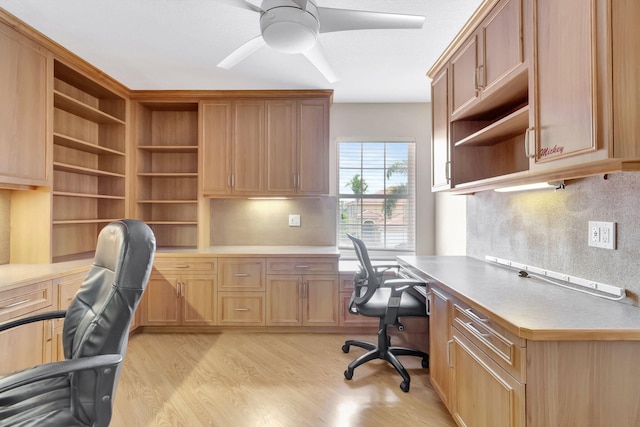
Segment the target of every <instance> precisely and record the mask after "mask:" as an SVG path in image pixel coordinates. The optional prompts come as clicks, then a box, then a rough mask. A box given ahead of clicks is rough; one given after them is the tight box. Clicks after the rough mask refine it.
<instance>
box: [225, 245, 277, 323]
mask: <svg viewBox="0 0 640 427" xmlns="http://www.w3.org/2000/svg"><path fill="white" fill-rule="evenodd" d="M218 263H219V264H218V266H219V269H218V284H219V285H218V293H217V304H218V324H219V325H230V326H264V324H265V308H264V307H265V288H266V286H265V259H264V258H253V257H247V258H219V261H218Z"/></svg>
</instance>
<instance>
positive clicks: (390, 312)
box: [342, 234, 429, 392]
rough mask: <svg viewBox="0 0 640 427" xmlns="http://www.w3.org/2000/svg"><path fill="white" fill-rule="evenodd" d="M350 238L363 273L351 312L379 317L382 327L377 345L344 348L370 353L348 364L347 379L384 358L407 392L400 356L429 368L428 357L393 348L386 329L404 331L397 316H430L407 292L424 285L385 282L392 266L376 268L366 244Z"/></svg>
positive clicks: (359, 343)
mask: <svg viewBox="0 0 640 427" xmlns="http://www.w3.org/2000/svg"><path fill="white" fill-rule="evenodd" d="M347 237H349V239H351V241H352V242H353V247H354V248H355V251H356V255H357V256H358V260H359V261H360V271H359V272H358V273H356V275H355V277H354V284H355V290H354V291H353V295H352V297H351V303H350V311H351V312H353V313H354V314H359V315H362V316H368V317H378V318H380V327H379V329H378V345H374V344H371V343H368V342H364V341H355V340H347V341H345V343H344V345H343V346H342V351H344V352H345V353H348V352H349V349H350V347H351V346H356V347H361V348H364V349H365V350H369V351H368V352H367V353H365V354H363V355H361V356H360V357H358V358H357V359H355V360H354V361H353V362H351V363H350V364H349V366H348V367H347V370H346V371H344V377H345V378H346V379H348V380H350V379H351V378H353V370H354V369H355V368H357V367H358V366H360V365H362V364H363V363H366V362H368V361H370V360H374V359H383V360H386V361H388V362H389V363H391V364H392V365H393V367H394V368H396V370H397V371H398V373H399V374H400V375H401V376H402V382H401V383H400V389H401V390H402V391H404V392H408V391H409V386H410V383H411V378H410V376H409V374H408V373H407V370H406V369H405V368H404V366H402V363H400V361H399V360H398V356H418V357H421V358H422V366H423V367H424V368H428V367H429V355H428V354H427V353H424V352H422V351H419V350H414V349H410V348H405V347H392V346H391V338H390V336H389V334H388V332H387V328H388V327H389V326H391V325H394V326H397V327H398V328H399V329H400V330H403V329H404V328H403V326H402V325H401V324H400V323H399V322H398V317H404V316H407V317H408V316H418V317H427V309H426V306H425V303H424V302H423V301H421V300H420V299H419V298H418V297H416V296H414V295H412V294H411V293H409V292H406V291H407V290H408V289H409V288H410V287H413V286H416V285H425V283H424V282H421V281H419V280H412V279H388V280H384V272H385V271H387V270H388V269H389V266H378V267H374V266H373V265H372V264H371V260H370V259H369V254H368V252H367V247H366V245H365V244H364V242H363V241H362V240H360V239H358V238H356V237H354V236H352V235H350V234H347Z"/></svg>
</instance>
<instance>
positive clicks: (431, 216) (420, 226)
mask: <svg viewBox="0 0 640 427" xmlns="http://www.w3.org/2000/svg"><path fill="white" fill-rule="evenodd" d="M393 137H396V138H400V137H403V138H415V140H416V159H417V167H416V192H417V200H416V210H417V217H416V234H417V241H416V254H418V255H433V254H435V247H436V244H435V241H436V234H435V228H434V225H435V196H434V194H433V193H431V184H430V182H431V178H430V177H431V104H427V103H415V104H333V105H332V107H331V175H330V176H331V191H332V193H331V194H332V195H336V185H337V184H336V181H337V171H336V153H337V148H336V140H337V139H338V138H389V139H391V138H393ZM462 223H463V224H464V220H463V222H462Z"/></svg>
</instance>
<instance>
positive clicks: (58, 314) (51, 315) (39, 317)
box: [0, 310, 67, 332]
mask: <svg viewBox="0 0 640 427" xmlns="http://www.w3.org/2000/svg"><path fill="white" fill-rule="evenodd" d="M66 315H67V310H56V311H49V312H47V313H42V314H36V315H33V316H29V317H23V318H21V319H17V320H12V321H11V322H7V323H3V324H1V325H0V332H2V331H6V330H7V329H11V328H15V327H17V326H22V325H26V324H27V323H33V322H41V321H43V320H50V319H61V318H63V317H65V316H66Z"/></svg>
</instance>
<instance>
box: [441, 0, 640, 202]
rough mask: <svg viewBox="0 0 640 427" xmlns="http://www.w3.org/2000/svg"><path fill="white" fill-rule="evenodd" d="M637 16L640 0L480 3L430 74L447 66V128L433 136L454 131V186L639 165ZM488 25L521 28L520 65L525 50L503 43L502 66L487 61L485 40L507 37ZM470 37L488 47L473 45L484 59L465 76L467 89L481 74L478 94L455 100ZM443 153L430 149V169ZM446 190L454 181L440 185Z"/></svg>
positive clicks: (465, 188) (465, 189) (473, 187)
mask: <svg viewBox="0 0 640 427" xmlns="http://www.w3.org/2000/svg"><path fill="white" fill-rule="evenodd" d="M507 16H509V19H502V18H503V17H507ZM638 19H640V4H639V3H638V2H634V1H631V0H624V1H616V2H611V1H607V0H567V1H561V2H559V1H554V0H510V1H504V0H493V1H489V0H487V1H485V2H483V3H482V5H481V7H480V8H479V9H478V12H477V13H476V15H474V17H473V18H472V21H470V24H468V25H467V27H465V29H464V30H463V32H461V35H459V36H458V37H457V38H456V40H454V42H453V43H452V47H450V48H449V50H448V51H447V52H445V54H444V55H443V57H442V58H440V60H439V61H438V63H437V64H436V65H435V66H434V67H433V68H432V70H430V72H429V75H430V76H431V77H432V78H433V79H434V80H433V83H432V85H433V88H434V90H435V89H436V88H437V84H438V82H439V81H440V79H441V76H442V74H441V72H442V70H443V69H448V70H449V72H450V79H449V83H448V85H449V93H448V98H447V99H448V100H449V103H450V104H451V107H450V116H449V118H448V127H444V126H443V125H442V124H439V129H440V130H439V132H440V133H441V135H440V137H439V138H436V136H435V133H434V144H435V143H437V142H438V141H439V140H441V139H442V135H444V134H443V133H442V129H445V130H447V131H449V134H448V139H449V147H450V149H451V158H450V161H451V185H450V188H452V189H453V190H454V191H456V192H460V193H469V192H473V191H478V190H483V189H490V188H496V187H500V186H506V185H515V184H522V183H527V182H536V181H545V180H546V181H549V180H559V179H571V178H578V177H582V176H588V175H592V174H598V173H610V172H616V171H625V170H640V144H638V142H637V141H638V133H639V130H640V128H639V127H638V124H637V116H638V115H639V114H640V80H638V79H637V77H636V70H637V69H638V68H639V67H640V51H638V49H637V46H638V44H639V43H640V31H638V30H637V28H636V24H635V23H636V22H637V21H638ZM499 22H501V24H498V23H499ZM491 25H496V27H495V28H502V29H507V28H510V30H504V31H506V33H512V34H515V32H516V31H515V28H516V27H519V28H521V29H522V40H523V45H522V46H523V48H522V49H523V50H522V52H523V58H524V60H523V62H522V64H524V65H516V66H514V61H513V59H514V58H516V57H517V56H518V55H519V54H518V53H516V52H518V50H519V48H516V47H513V46H512V45H510V44H509V43H506V44H503V45H502V48H501V49H498V50H495V52H496V55H495V56H496V57H497V58H498V59H497V60H496V61H497V62H496V63H497V64H501V65H500V66H499V67H498V68H497V69H491V67H490V66H489V65H490V63H492V61H490V60H489V54H488V53H487V52H488V51H487V45H488V44H489V43H488V40H489V39H494V40H497V41H498V44H499V43H500V42H499V41H500V40H501V39H500V37H496V36H495V35H494V36H490V35H489V34H490V33H492V31H490V30H489V29H490V27H491ZM483 39H484V42H482V40H483ZM503 42H504V40H503ZM474 44H475V45H476V46H484V50H485V53H484V54H481V53H480V52H482V49H481V48H480V47H476V51H477V52H478V58H481V59H482V60H478V62H477V64H479V65H477V68H476V77H474V76H467V77H468V78H466V79H464V83H461V84H462V87H463V88H465V90H467V91H468V88H469V86H470V85H469V83H468V82H469V81H471V82H473V83H475V82H478V84H477V91H476V90H475V89H476V87H475V86H474V85H471V89H474V91H473V93H472V95H475V97H473V99H471V98H468V97H460V96H458V97H457V98H456V96H457V95H456V90H457V89H456V86H457V81H458V80H460V79H458V78H457V77H456V75H455V73H456V68H457V72H458V73H459V72H460V70H461V69H462V67H460V64H467V63H472V62H473V61H471V60H468V59H467V55H468V56H469V57H473V55H471V54H469V53H468V52H470V51H473V49H474V48H473V45H474ZM470 49H471V50H470ZM501 52H502V53H503V56H504V58H502V59H500V56H501V55H500V53H501ZM482 61H484V62H482ZM499 69H501V70H502V71H498V70H499ZM523 69H524V70H525V71H522V70H523ZM508 70H512V71H508ZM518 70H520V71H518ZM522 76H526V79H525V80H523V78H522ZM458 77H460V76H459V75H458ZM474 79H475V80H474ZM523 82H524V85H523ZM522 88H525V90H526V91H525V92H524V94H523V92H522ZM485 91H486V93H487V96H485ZM490 91H491V93H492V94H488V93H489V92H490ZM440 92H442V91H441V90H440ZM476 92H477V93H476ZM434 93H435V92H434ZM458 95H459V94H458ZM443 97H444V95H441V96H439V97H438V96H436V95H434V99H433V102H434V105H433V111H434V114H435V112H437V111H441V109H442V105H438V103H442V102H443V101H442V100H440V99H442V98H443ZM445 102H446V100H445ZM434 117H435V116H434ZM434 124H435V119H434ZM435 131H436V130H435V128H434V132H435ZM435 149H436V148H435V147H434V150H435ZM436 152H437V151H436ZM443 161H445V162H446V161H447V160H446V159H444V156H442V155H440V156H436V155H435V154H434V170H439V169H438V168H440V170H442V169H443V166H442V165H440V164H437V163H435V162H440V163H442V162H443ZM434 182H435V181H434ZM442 188H445V189H446V188H449V187H448V186H439V187H436V186H435V185H434V189H442Z"/></svg>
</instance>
